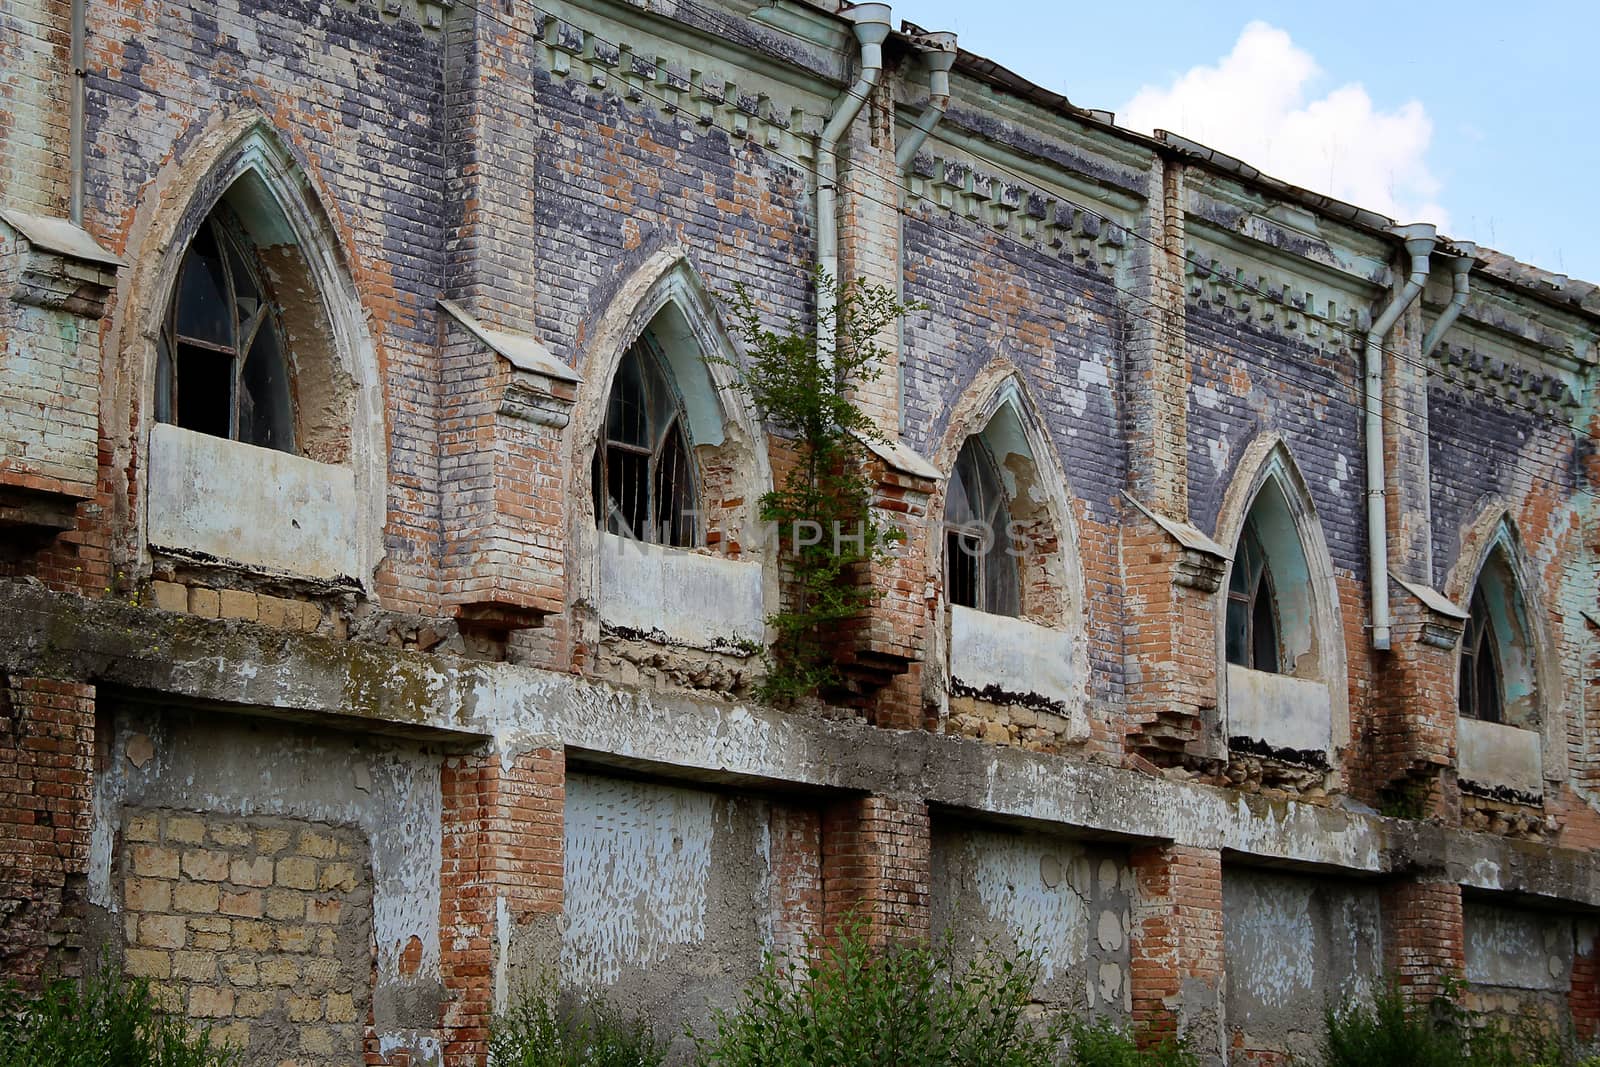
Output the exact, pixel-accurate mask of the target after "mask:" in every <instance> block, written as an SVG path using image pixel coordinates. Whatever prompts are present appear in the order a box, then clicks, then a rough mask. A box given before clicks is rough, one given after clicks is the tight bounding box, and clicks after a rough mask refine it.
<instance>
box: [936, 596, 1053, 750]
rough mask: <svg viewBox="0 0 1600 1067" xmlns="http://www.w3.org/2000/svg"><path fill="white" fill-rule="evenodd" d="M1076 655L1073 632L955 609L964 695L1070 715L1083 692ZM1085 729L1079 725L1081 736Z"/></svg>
mask: <svg viewBox="0 0 1600 1067" xmlns="http://www.w3.org/2000/svg"><path fill="white" fill-rule="evenodd" d="M1072 653H1073V639H1072V635H1071V634H1068V633H1064V632H1062V631H1060V630H1050V629H1046V628H1045V627H1043V626H1036V625H1034V624H1033V623H1031V622H1026V621H1024V620H1022V619H1013V618H1011V617H1009V616H1006V615H991V614H989V613H988V612H986V611H974V610H973V609H971V608H964V607H961V606H959V605H954V604H953V605H951V607H950V682H951V686H952V687H953V689H954V690H955V691H956V692H958V693H964V694H966V695H968V696H975V697H977V698H979V699H980V700H987V701H989V702H990V703H994V704H1021V705H1024V706H1027V707H1034V708H1036V710H1041V711H1049V712H1052V713H1053V714H1056V715H1063V716H1070V715H1071V712H1072V711H1073V708H1074V706H1075V704H1076V703H1077V701H1076V700H1075V697H1076V696H1077V694H1078V691H1079V688H1080V687H1079V685H1078V684H1077V683H1078V678H1077V676H1076V673H1075V671H1074V669H1073V662H1072V661H1073V656H1072ZM1080 717H1081V716H1080ZM1082 725H1083V724H1082V723H1081V722H1077V721H1075V722H1074V723H1073V726H1074V729H1075V732H1076V729H1077V728H1078V727H1081V726H1082Z"/></svg>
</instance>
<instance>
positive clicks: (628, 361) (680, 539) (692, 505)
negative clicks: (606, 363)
mask: <svg viewBox="0 0 1600 1067" xmlns="http://www.w3.org/2000/svg"><path fill="white" fill-rule="evenodd" d="M634 381H637V383H638V388H639V396H638V398H637V399H636V400H634V401H632V402H631V403H632V406H634V407H636V408H637V409H638V413H637V418H638V420H640V422H642V427H641V429H642V432H641V433H637V434H633V435H628V434H626V433H625V432H624V428H623V427H621V426H618V425H617V417H618V416H619V415H621V414H623V413H622V412H620V411H619V405H621V404H623V403H625V402H628V398H626V397H624V396H623V395H622V394H620V393H619V392H618V390H619V389H626V388H631V383H632V382H634ZM688 426H689V419H688V414H687V412H686V410H685V408H684V404H683V398H682V396H680V395H679V393H678V390H677V387H676V384H675V383H674V381H673V378H672V373H671V370H670V368H669V366H668V363H667V358H666V354H665V353H664V352H663V351H662V350H661V345H660V342H659V341H657V340H656V337H655V335H654V334H653V333H652V332H651V331H650V330H648V329H646V330H645V331H644V333H642V334H640V335H639V339H638V340H637V341H635V342H634V343H633V344H631V345H629V346H628V349H627V351H626V352H624V353H623V356H622V359H621V360H620V361H619V362H618V364H617V369H616V372H615V374H614V375H613V376H612V379H611V392H610V394H609V395H608V396H607V397H606V417H605V422H604V423H603V424H602V426H601V429H600V438H599V440H598V441H597V442H596V444H595V451H594V461H593V466H592V471H591V478H592V482H593V485H592V492H593V495H594V510H595V523H596V525H597V526H599V528H600V529H602V530H605V531H607V532H609V533H612V534H616V535H617V536H619V537H627V538H630V539H632V540H636V541H645V542H647V543H650V544H659V545H664V546H667V547H671V548H694V547H696V546H698V545H699V543H700V540H699V524H698V522H697V521H696V520H697V518H698V504H697V501H698V500H699V491H698V486H697V484H696V483H697V481H698V479H697V477H696V475H697V471H696V465H695V461H694V448H693V441H692V440H691V439H690V437H689V430H688ZM630 436H631V437H632V438H634V439H630ZM641 440H642V443H641ZM640 461H642V463H641V462H640ZM625 464H626V465H627V466H631V467H634V468H635V470H634V472H632V477H628V472H626V471H625V468H624V465H625ZM640 468H642V469H640ZM619 476H620V477H628V481H629V485H628V486H627V487H624V489H623V499H621V500H618V499H617V497H616V496H614V495H613V494H612V492H611V486H612V482H613V480H614V479H615V478H616V477H619ZM629 489H631V491H632V492H633V493H634V494H635V495H634V496H633V498H632V499H631V500H630V499H628V497H627V492H628V490H629ZM663 499H669V500H671V501H673V503H672V504H671V505H670V506H669V507H668V508H667V514H666V516H665V517H663V515H662V501H663ZM630 513H631V514H632V515H633V516H634V517H633V519H632V521H630V520H629V517H628V516H629V514H630Z"/></svg>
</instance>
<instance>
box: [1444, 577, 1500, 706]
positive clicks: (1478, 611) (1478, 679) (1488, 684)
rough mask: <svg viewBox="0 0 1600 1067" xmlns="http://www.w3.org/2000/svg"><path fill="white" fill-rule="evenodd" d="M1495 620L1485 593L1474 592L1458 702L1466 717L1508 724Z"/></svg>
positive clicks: (1463, 639) (1463, 638)
mask: <svg viewBox="0 0 1600 1067" xmlns="http://www.w3.org/2000/svg"><path fill="white" fill-rule="evenodd" d="M1501 679H1502V674H1501V670H1500V649H1499V647H1498V645H1497V642H1496V640H1495V629H1494V619H1493V617H1492V616H1491V614H1490V611H1489V604H1488V601H1487V600H1486V599H1485V597H1484V595H1483V590H1482V589H1481V588H1480V589H1475V590H1473V593H1472V605H1471V607H1470V608H1468V610H1467V625H1466V627H1465V629H1464V630H1463V631H1462V635H1461V665H1460V675H1459V677H1458V679H1457V694H1456V700H1457V704H1458V708H1459V710H1460V712H1461V714H1462V715H1463V716H1465V717H1466V718H1469V719H1478V720H1480V721H1482V722H1503V721H1505V696H1504V693H1505V687H1504V683H1503V682H1502V680H1501Z"/></svg>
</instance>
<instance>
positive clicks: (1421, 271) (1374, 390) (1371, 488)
mask: <svg viewBox="0 0 1600 1067" xmlns="http://www.w3.org/2000/svg"><path fill="white" fill-rule="evenodd" d="M1392 232H1393V233H1394V235H1395V236H1396V237H1399V238H1401V239H1402V240H1404V241H1405V243H1406V252H1407V253H1409V254H1410V256H1411V274H1410V276H1409V277H1408V278H1407V279H1406V284H1405V288H1403V289H1401V290H1400V292H1399V293H1398V294H1396V295H1395V297H1394V298H1393V299H1392V300H1390V301H1389V306H1388V307H1386V308H1384V309H1383V312H1382V313H1381V314H1380V315H1379V316H1378V318H1377V319H1376V320H1375V321H1374V322H1373V324H1372V329H1370V330H1369V331H1367V367H1366V370H1367V375H1366V377H1367V381H1366V405H1367V547H1368V553H1369V554H1368V559H1367V572H1368V577H1369V581H1371V583H1372V647H1373V648H1375V649H1378V650H1380V651H1387V650H1388V648H1389V629H1390V618H1389V506H1388V499H1387V495H1386V492H1385V484H1386V482H1387V480H1388V479H1387V474H1386V472H1385V470H1384V455H1383V341H1384V338H1385V337H1387V336H1388V335H1389V331H1390V330H1391V329H1393V328H1394V324H1395V323H1396V322H1398V321H1399V319H1400V316H1401V315H1402V314H1404V313H1405V310H1406V308H1408V307H1410V306H1411V304H1412V301H1414V300H1416V299H1417V297H1418V296H1420V295H1421V293H1422V287H1423V286H1424V285H1426V284H1427V282H1428V257H1429V256H1430V255H1432V254H1433V246H1434V245H1435V244H1436V243H1437V242H1438V236H1437V231H1435V229H1434V228H1433V227H1432V226H1431V225H1429V224H1427V223H1416V224H1414V225H1411V226H1396V227H1395V228H1394V230H1393V231H1392Z"/></svg>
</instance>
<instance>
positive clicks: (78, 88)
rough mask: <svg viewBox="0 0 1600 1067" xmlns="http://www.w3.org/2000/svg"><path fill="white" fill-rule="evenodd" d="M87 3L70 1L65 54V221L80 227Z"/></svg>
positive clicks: (82, 0) (81, 214) (79, 0)
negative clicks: (68, 46)
mask: <svg viewBox="0 0 1600 1067" xmlns="http://www.w3.org/2000/svg"><path fill="white" fill-rule="evenodd" d="M87 2H88V0H72V43H71V49H70V52H69V53H68V61H67V62H68V65H69V66H70V67H71V70H70V71H68V74H67V76H68V77H69V78H70V79H71V83H70V84H69V85H68V91H69V92H70V97H69V99H70V101H71V103H70V105H69V108H70V110H69V113H68V118H67V138H68V144H67V172H68V179H67V181H68V188H67V219H68V220H69V221H70V222H71V223H72V224H73V225H74V226H82V225H83V137H84V117H83V112H84V100H83V97H84V85H83V82H84V77H85V73H84V69H83V39H84V37H85V36H87V33H88V30H87V22H88V19H87V16H86V15H85V12H84V8H85V6H86V4H87Z"/></svg>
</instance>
